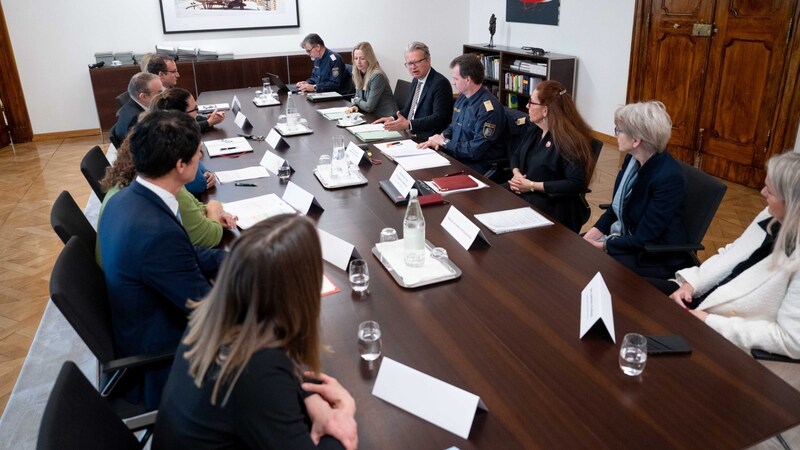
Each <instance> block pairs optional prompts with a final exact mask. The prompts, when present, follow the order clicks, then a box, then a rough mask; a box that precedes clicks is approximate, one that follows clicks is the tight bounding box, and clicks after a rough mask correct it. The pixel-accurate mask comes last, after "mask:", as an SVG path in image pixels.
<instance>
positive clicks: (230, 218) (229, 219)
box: [219, 212, 239, 230]
mask: <svg viewBox="0 0 800 450" xmlns="http://www.w3.org/2000/svg"><path fill="white" fill-rule="evenodd" d="M219 219H220V220H219V222H220V223H221V224H222V227H223V228H227V229H229V230H233V229H234V228H236V222H237V221H238V220H239V218H238V217H236V216H234V215H233V214H231V213H229V212H223V213H222V216H220V218H219Z"/></svg>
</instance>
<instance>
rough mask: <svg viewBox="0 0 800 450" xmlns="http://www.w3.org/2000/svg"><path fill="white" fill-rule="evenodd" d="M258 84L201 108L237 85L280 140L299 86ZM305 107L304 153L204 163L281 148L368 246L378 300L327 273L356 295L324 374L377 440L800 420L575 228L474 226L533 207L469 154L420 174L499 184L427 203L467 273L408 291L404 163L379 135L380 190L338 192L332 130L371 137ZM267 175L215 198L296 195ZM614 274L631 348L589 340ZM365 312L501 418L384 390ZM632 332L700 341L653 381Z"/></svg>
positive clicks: (675, 436)
mask: <svg viewBox="0 0 800 450" xmlns="http://www.w3.org/2000/svg"><path fill="white" fill-rule="evenodd" d="M255 89H256V88H253V89H239V90H230V91H215V92H205V93H203V94H201V95H200V96H199V98H198V104H208V103H230V102H231V99H232V97H233V95H234V94H235V95H237V97H238V99H239V100H240V101H241V102H242V112H243V113H244V114H245V115H246V116H247V117H248V119H249V120H250V121H251V123H252V124H253V131H252V133H253V134H254V135H266V134H268V132H269V131H270V129H271V128H272V126H273V125H274V124H275V123H276V122H277V120H278V115H279V114H283V108H284V105H283V101H284V94H281V100H282V105H281V106H275V107H263V108H258V107H256V106H255V105H254V104H253V103H252V102H251V99H252V98H253V95H254V90H255ZM296 103H297V107H298V111H299V113H300V114H301V115H302V116H303V117H304V118H306V119H307V120H308V124H309V126H310V127H311V128H312V129H313V130H314V132H313V134H309V135H303V136H296V137H286V138H285V140H286V142H287V143H288V144H289V148H283V149H281V148H279V149H277V150H273V149H272V148H271V147H270V146H269V145H268V144H267V143H266V142H261V141H250V143H251V145H252V146H253V148H254V152H252V153H247V154H243V155H241V156H240V157H238V158H209V157H208V155H205V156H204V164H205V165H206V167H207V168H208V169H209V170H212V171H221V170H231V169H236V168H242V167H248V166H257V165H258V164H259V162H260V161H261V158H262V157H263V155H264V153H265V151H267V150H271V151H274V152H275V153H277V154H278V155H280V156H281V157H282V158H285V159H286V160H287V161H288V162H289V164H290V165H291V166H292V167H293V168H294V169H295V170H296V172H295V173H294V174H293V175H292V177H291V181H292V182H293V183H296V184H297V185H298V186H300V187H302V188H303V189H305V190H306V191H308V192H310V193H312V194H313V195H314V197H315V198H316V199H317V201H318V202H319V203H320V204H321V206H322V207H323V208H324V211H322V212H319V211H317V212H312V213H311V214H310V215H311V217H313V218H314V219H315V220H316V221H317V224H318V226H319V228H320V229H322V230H325V231H327V232H329V233H331V234H333V235H335V236H337V237H339V238H341V239H344V240H346V241H348V242H350V243H352V244H353V245H354V246H355V248H356V250H357V251H358V252H359V253H360V255H361V256H362V257H363V258H365V259H366V260H367V261H368V264H369V266H370V280H369V293H368V295H366V296H363V297H362V296H360V295H358V294H355V293H353V292H352V291H351V288H350V285H349V282H348V278H347V273H346V272H345V271H343V270H341V269H339V268H337V267H336V266H334V265H332V264H330V263H328V262H325V263H324V271H325V274H326V275H327V276H329V277H330V279H331V280H332V281H333V283H334V284H335V285H336V286H337V287H338V288H340V289H341V291H340V292H338V293H335V294H333V295H328V296H324V297H323V298H322V300H321V301H322V314H321V325H322V330H323V345H324V346H325V348H326V352H325V353H324V355H323V370H324V371H325V372H326V373H328V374H330V375H331V376H334V377H336V378H337V379H338V380H339V381H340V382H341V383H342V384H343V385H344V386H345V387H346V388H347V389H348V390H349V391H350V393H351V394H352V395H353V397H354V398H355V400H356V403H357V407H358V411H357V414H356V420H357V421H358V428H359V440H360V447H361V448H365V449H372V448H381V449H385V448H403V449H407V448H433V449H435V448H439V449H445V448H449V447H451V446H456V447H458V448H459V449H471V448H556V447H558V448H622V447H626V448H628V447H629V448H689V447H691V448H742V447H747V446H751V445H754V444H756V443H758V442H760V441H763V440H765V439H767V438H769V437H771V436H773V435H775V434H777V433H779V432H781V431H784V430H786V429H788V428H790V427H792V426H794V425H797V424H798V423H800V393H799V392H797V391H795V390H794V389H793V388H791V387H790V386H789V385H788V384H786V383H785V382H784V381H782V380H781V379H780V378H778V377H777V376H775V375H774V374H773V373H772V372H770V371H769V370H767V369H766V368H764V367H763V366H762V365H760V364H759V363H758V362H756V361H755V360H753V359H752V358H751V357H750V355H749V354H748V353H746V352H744V351H742V350H741V349H739V348H737V347H735V346H734V345H733V344H731V343H730V342H728V341H727V340H726V339H725V338H723V337H722V336H721V335H719V334H718V333H716V332H715V331H714V330H712V329H711V328H709V327H708V326H706V325H705V324H704V323H702V322H701V321H699V320H697V319H696V318H694V317H693V316H692V315H691V314H689V313H688V312H686V311H684V310H683V309H682V308H680V307H679V306H678V305H676V304H675V303H674V302H672V301H671V300H669V299H668V298H667V297H665V296H664V295H663V294H661V293H660V292H658V291H657V290H656V289H654V288H653V287H651V286H650V285H649V284H648V283H647V282H645V281H644V280H643V279H641V278H639V277H637V276H636V275H635V274H634V273H632V272H630V271H629V270H627V269H626V268H624V267H623V266H622V265H620V264H618V263H617V262H616V261H614V260H613V259H612V258H610V257H609V256H608V255H606V254H604V253H603V252H601V251H598V250H596V249H594V248H593V247H592V246H590V245H589V244H588V243H585V242H584V241H583V240H582V239H581V238H580V237H579V236H577V235H575V234H574V233H572V232H570V231H569V230H568V229H566V228H565V227H563V226H561V225H559V224H555V225H553V226H547V227H541V228H534V229H529V230H524V231H517V232H512V233H506V234H494V233H492V232H491V231H490V230H488V229H487V228H486V227H484V226H483V225H482V224H480V222H478V221H477V220H474V217H473V215H474V214H478V213H484V212H493V211H500V210H506V209H512V208H519V207H523V206H528V204H527V203H526V202H525V201H523V200H522V199H520V198H518V197H517V196H516V195H514V194H512V193H511V192H508V191H506V190H505V189H503V188H502V187H501V186H498V185H496V184H493V183H491V182H490V181H489V180H487V179H485V178H482V177H481V176H480V175H478V174H476V173H474V172H472V171H470V169H469V168H467V167H466V166H464V165H462V164H460V163H459V162H457V161H455V160H451V165H450V166H447V167H439V168H432V169H423V170H418V171H413V172H410V173H411V175H412V176H413V177H414V178H416V179H424V180H430V179H431V178H432V177H435V176H442V175H444V174H447V173H451V172H456V171H460V170H464V171H466V172H467V173H470V174H472V175H475V176H476V177H478V178H480V179H482V180H483V181H484V182H486V183H488V184H489V185H490V187H489V188H487V189H479V190H474V191H469V192H464V193H454V194H451V195H449V196H447V197H446V200H447V201H448V202H449V204H441V205H431V206H426V207H424V209H423V212H424V215H425V219H426V224H427V228H426V237H427V239H428V240H429V241H431V242H432V243H433V244H434V245H436V246H441V247H444V248H445V249H447V251H448V254H449V258H450V260H451V261H452V262H453V263H454V264H456V265H457V266H458V267H459V268H460V269H461V270H462V272H463V274H462V276H461V277H460V278H458V279H455V280H450V281H446V282H442V283H439V284H434V285H430V286H426V287H421V288H417V289H406V288H403V287H400V286H399V285H398V284H397V283H396V282H395V281H394V279H393V278H392V277H391V275H390V274H389V273H388V271H387V270H385V269H384V268H383V266H382V265H381V263H380V261H379V260H378V259H377V258H375V257H374V256H373V255H372V254H371V249H372V247H373V245H374V244H375V243H376V242H377V241H378V238H379V233H380V230H381V229H382V228H384V227H392V228H395V229H397V230H398V233H401V230H402V224H403V215H404V212H405V208H404V207H403V206H396V205H395V204H394V203H393V202H392V201H390V200H389V198H388V197H387V195H386V194H385V193H384V192H383V191H382V190H381V189H380V188H379V186H378V182H379V181H380V180H385V179H388V178H389V177H390V175H391V173H392V171H393V170H394V169H395V167H396V164H395V163H394V162H393V161H390V160H388V159H387V158H385V157H384V156H383V155H382V154H381V153H380V152H379V151H378V150H377V149H376V148H375V147H374V146H373V145H370V149H371V151H372V153H373V158H375V159H378V160H381V161H382V163H381V164H376V165H371V166H366V167H361V172H362V173H363V174H364V176H365V177H366V178H367V179H368V184H366V185H363V186H355V187H349V188H341V189H335V190H327V189H325V188H324V187H323V186H322V185H321V184H320V183H319V181H317V179H316V177H315V176H314V175H313V173H312V170H313V169H314V167H315V166H316V163H317V160H318V157H319V156H320V155H322V154H330V153H331V150H332V147H331V138H332V136H334V135H344V136H345V142H346V143H347V142H348V141H349V140H352V141H354V142H356V143H361V142H360V141H359V140H358V139H357V138H356V137H354V136H353V135H352V134H350V133H349V132H347V131H346V130H345V129H342V128H338V127H337V126H336V122H332V121H328V120H326V119H325V118H324V117H323V116H322V115H321V114H319V113H318V112H316V109H318V108H328V107H333V106H344V105H345V104H346V102H345V101H343V100H338V101H334V102H326V103H320V104H312V103H310V102H308V101H306V100H305V98H304V97H303V96H300V97H297V102H296ZM368 118H369V116H368ZM233 119H234V118H233V117H232V115H231V114H230V113H229V114H228V117H226V119H225V121H224V122H223V123H222V124H219V125H217V127H216V129H215V130H212V131H210V132H207V133H204V135H203V139H204V140H211V139H220V138H224V137H230V136H235V135H236V134H237V133H241V132H242V130H241V129H239V128H238V127H237V126H236V125H235V124H234V123H233ZM255 184H257V186H255V187H241V186H234V185H233V183H230V184H221V185H218V186H217V187H215V188H212V189H211V190H210V192H209V194H208V197H209V198H215V199H218V200H220V201H222V202H229V201H234V200H240V199H243V198H249V197H254V196H257V195H264V194H268V193H275V194H277V195H278V196H281V195H283V192H284V190H285V189H286V184H282V183H281V182H280V181H279V180H278V177H277V176H274V174H272V176H270V177H268V178H262V179H258V180H255ZM451 207H455V208H458V210H459V211H461V212H462V213H464V214H465V215H466V216H467V217H468V218H470V219H471V220H472V221H473V222H474V223H476V224H477V225H478V226H479V227H480V228H481V229H482V230H483V232H484V233H485V234H486V236H487V239H488V241H489V243H490V244H491V245H490V246H484V247H479V248H477V249H473V250H469V251H467V250H465V249H464V248H463V247H462V246H461V245H460V244H459V243H458V242H457V241H456V240H455V239H454V238H453V237H452V236H451V235H450V234H449V233H448V232H447V231H445V230H444V229H443V228H442V226H441V222H442V220H443V218H444V216H445V214H446V213H447V212H448V210H449V208H451ZM286 269H287V270H291V269H292V268H290V267H287V268H286ZM598 272H600V273H601V274H602V277H603V279H604V281H605V283H606V285H607V286H608V289H609V290H610V292H611V295H612V301H613V312H614V324H615V335H616V339H617V344H614V343H612V342H611V340H610V339H609V338H608V337H607V336H603V334H602V333H595V332H590V333H589V334H587V335H586V336H585V337H584V338H583V339H581V338H579V323H580V314H581V291H582V290H583V289H584V288H585V287H586V285H587V284H588V283H589V281H590V280H591V279H592V278H593V277H594V276H595V274H596V273H598ZM365 320H376V321H378V322H379V323H380V326H381V331H382V342H383V356H384V357H389V358H392V359H393V360H395V361H398V362H400V363H402V364H405V365H408V366H410V367H412V368H414V369H417V370H419V371H421V372H423V373H425V374H428V375H431V376H433V377H436V378H438V379H440V380H443V381H445V382H447V383H450V384H452V385H454V386H457V387H459V388H461V389H464V390H467V391H469V392H472V393H474V394H476V395H478V396H479V397H480V398H481V399H482V400H483V402H484V403H485V404H486V406H487V407H488V412H479V413H478V414H476V416H475V420H474V423H473V426H472V429H471V432H470V434H469V439H466V440H465V439H462V438H460V437H458V436H457V435H455V434H453V433H450V432H448V431H445V430H444V429H442V428H439V427H437V426H435V425H433V424H431V423H429V422H427V421H425V420H423V419H420V418H418V417H416V416H414V415H412V414H410V413H407V412H405V411H404V410H402V409H400V408H398V407H396V406H393V405H391V404H389V403H387V402H385V401H383V400H381V399H379V398H377V397H375V396H373V395H372V393H371V392H372V388H373V384H374V382H375V377H376V376H377V373H378V371H379V369H380V361H381V360H378V361H377V362H373V363H367V362H365V361H362V360H361V359H360V357H359V353H358V340H357V336H356V331H357V328H358V324H359V323H360V322H362V321H365ZM629 332H636V333H642V334H652V335H670V334H677V335H681V336H683V337H684V338H685V339H686V340H687V341H688V342H689V343H690V344H691V346H692V349H693V351H692V353H691V354H689V355H666V356H654V355H651V356H650V358H649V359H648V361H647V366H646V369H645V371H644V373H643V374H642V375H640V376H636V377H630V376H626V375H624V374H623V373H622V371H621V370H620V368H619V364H618V353H619V344H620V343H621V341H622V337H623V336H624V335H625V334H626V333H629Z"/></svg>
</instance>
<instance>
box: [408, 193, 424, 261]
mask: <svg viewBox="0 0 800 450" xmlns="http://www.w3.org/2000/svg"><path fill="white" fill-rule="evenodd" d="M403 253H404V258H405V263H406V265H407V266H409V267H422V266H423V265H425V217H423V215H422V206H420V204H419V200H418V199H417V190H416V189H411V198H410V199H409V200H408V208H406V215H405V217H404V218H403Z"/></svg>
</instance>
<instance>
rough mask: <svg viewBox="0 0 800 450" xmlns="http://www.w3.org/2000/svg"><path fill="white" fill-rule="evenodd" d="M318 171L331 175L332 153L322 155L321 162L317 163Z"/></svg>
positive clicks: (321, 173)
mask: <svg viewBox="0 0 800 450" xmlns="http://www.w3.org/2000/svg"><path fill="white" fill-rule="evenodd" d="M317 171H319V172H320V175H324V176H330V175H331V156H330V155H322V156H320V157H319V162H318V163H317Z"/></svg>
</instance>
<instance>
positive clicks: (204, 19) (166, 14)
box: [159, 0, 300, 34]
mask: <svg viewBox="0 0 800 450" xmlns="http://www.w3.org/2000/svg"><path fill="white" fill-rule="evenodd" d="M159 2H160V4H161V24H162V26H163V28H164V34H171V33H191V32H198V31H236V30H256V29H262V28H296V27H299V26H300V14H299V9H298V2H299V0H159Z"/></svg>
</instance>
